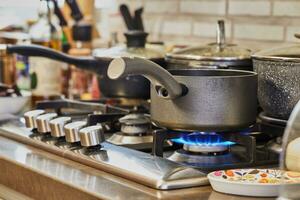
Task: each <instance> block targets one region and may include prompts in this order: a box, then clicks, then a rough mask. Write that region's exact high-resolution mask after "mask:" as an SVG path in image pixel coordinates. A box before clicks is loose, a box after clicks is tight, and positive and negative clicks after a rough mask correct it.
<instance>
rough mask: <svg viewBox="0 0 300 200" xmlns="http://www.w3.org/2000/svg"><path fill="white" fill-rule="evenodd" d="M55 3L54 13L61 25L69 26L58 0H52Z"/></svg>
mask: <svg viewBox="0 0 300 200" xmlns="http://www.w3.org/2000/svg"><path fill="white" fill-rule="evenodd" d="M52 2H53V4H54V14H55V15H56V16H57V18H58V19H59V25H60V26H61V27H63V26H67V25H68V23H67V21H66V19H65V17H64V15H63V14H62V12H61V10H60V9H59V7H58V4H57V1H56V0H52Z"/></svg>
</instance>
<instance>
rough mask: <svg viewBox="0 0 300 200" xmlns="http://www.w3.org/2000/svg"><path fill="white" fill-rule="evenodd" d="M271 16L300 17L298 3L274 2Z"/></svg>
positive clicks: (283, 0)
mask: <svg viewBox="0 0 300 200" xmlns="http://www.w3.org/2000/svg"><path fill="white" fill-rule="evenodd" d="M273 14H274V15H275V16H300V1H288V0H281V1H275V2H274V11H273Z"/></svg>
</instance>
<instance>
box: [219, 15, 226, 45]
mask: <svg viewBox="0 0 300 200" xmlns="http://www.w3.org/2000/svg"><path fill="white" fill-rule="evenodd" d="M217 44H218V45H219V46H220V47H223V46H224V45H225V22H224V20H218V28H217Z"/></svg>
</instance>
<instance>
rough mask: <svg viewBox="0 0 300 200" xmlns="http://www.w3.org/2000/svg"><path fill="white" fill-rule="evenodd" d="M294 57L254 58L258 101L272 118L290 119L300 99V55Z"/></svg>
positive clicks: (260, 56)
mask: <svg viewBox="0 0 300 200" xmlns="http://www.w3.org/2000/svg"><path fill="white" fill-rule="evenodd" d="M294 56H295V55H292V56H291V57H287V56H286V57H284V56H262V55H260V54H257V55H253V56H252V58H253V66H254V70H255V71H256V72H257V74H258V101H259V104H260V106H261V107H262V108H263V110H264V112H265V113H266V114H267V115H268V116H270V117H275V118H280V119H288V118H289V116H290V114H291V112H292V110H293V108H294V107H295V105H296V103H297V102H298V101H299V99H300V54H299V56H298V58H297V57H294Z"/></svg>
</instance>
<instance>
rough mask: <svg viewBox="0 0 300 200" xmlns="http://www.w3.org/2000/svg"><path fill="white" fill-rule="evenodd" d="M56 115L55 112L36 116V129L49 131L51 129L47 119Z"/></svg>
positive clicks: (43, 131) (41, 131) (42, 131)
mask: <svg viewBox="0 0 300 200" xmlns="http://www.w3.org/2000/svg"><path fill="white" fill-rule="evenodd" d="M55 117H57V114H56V113H46V114H43V115H40V116H38V117H37V118H36V124H37V130H38V132H40V133H49V132H50V131H51V129H50V125H49V121H50V120H52V119H54V118H55Z"/></svg>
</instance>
